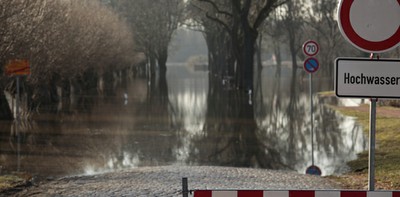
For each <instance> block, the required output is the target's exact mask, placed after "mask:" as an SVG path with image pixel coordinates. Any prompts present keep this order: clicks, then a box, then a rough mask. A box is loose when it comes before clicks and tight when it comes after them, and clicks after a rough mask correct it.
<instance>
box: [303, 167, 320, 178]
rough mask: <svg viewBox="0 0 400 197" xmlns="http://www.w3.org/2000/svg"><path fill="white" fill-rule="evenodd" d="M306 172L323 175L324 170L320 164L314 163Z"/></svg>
mask: <svg viewBox="0 0 400 197" xmlns="http://www.w3.org/2000/svg"><path fill="white" fill-rule="evenodd" d="M306 174H309V175H318V176H321V174H322V171H321V169H319V167H318V166H315V165H312V166H310V167H308V168H307V169H306Z"/></svg>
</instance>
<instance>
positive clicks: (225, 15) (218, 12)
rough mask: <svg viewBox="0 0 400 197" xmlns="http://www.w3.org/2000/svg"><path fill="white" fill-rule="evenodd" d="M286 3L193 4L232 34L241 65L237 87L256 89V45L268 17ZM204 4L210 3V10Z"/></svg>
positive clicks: (200, 1)
mask: <svg viewBox="0 0 400 197" xmlns="http://www.w3.org/2000/svg"><path fill="white" fill-rule="evenodd" d="M284 2H285V0H254V1H253V0H244V1H242V0H232V1H226V2H223V3H221V2H220V1H215V0H193V1H192V4H194V5H195V6H196V7H199V8H206V9H204V10H203V11H204V12H205V13H206V16H207V18H208V19H209V20H212V21H214V22H215V23H218V24H220V25H221V26H222V27H223V28H224V29H225V31H226V32H227V34H228V35H229V37H230V39H231V43H232V48H233V54H234V56H235V59H236V60H235V61H236V63H237V68H236V73H235V75H236V76H235V78H236V80H237V85H238V86H239V87H241V88H243V89H246V90H252V89H253V71H254V54H255V45H256V41H257V38H258V35H259V28H260V26H261V25H262V24H263V22H264V21H265V19H266V18H267V17H268V15H269V14H270V13H271V12H272V11H273V10H274V9H276V8H277V7H279V6H280V5H281V4H283V3H284ZM201 4H208V6H207V7H205V6H202V5H201Z"/></svg>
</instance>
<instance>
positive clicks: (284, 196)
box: [193, 190, 400, 197]
mask: <svg viewBox="0 0 400 197" xmlns="http://www.w3.org/2000/svg"><path fill="white" fill-rule="evenodd" d="M193 194H194V195H193V197H400V191H322V190H321V191H318V190H316V191H314V190H292V191H290V190H289V191H263V190H239V191H222V190H221V191H212V190H196V191H194V192H193Z"/></svg>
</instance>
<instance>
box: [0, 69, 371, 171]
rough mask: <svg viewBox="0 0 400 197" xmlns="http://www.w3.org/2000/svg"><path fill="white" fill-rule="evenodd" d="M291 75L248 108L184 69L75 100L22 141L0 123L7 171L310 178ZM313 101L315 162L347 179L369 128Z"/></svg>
mask: <svg viewBox="0 0 400 197" xmlns="http://www.w3.org/2000/svg"><path fill="white" fill-rule="evenodd" d="M292 73H293V72H292V71H291V70H290V69H288V68H280V69H276V68H274V67H265V68H264V69H263V71H262V73H260V74H261V78H260V79H261V81H259V83H258V86H256V87H258V88H257V90H256V91H255V96H254V100H253V101H254V102H253V107H254V108H252V109H251V110H250V109H249V108H248V95H247V94H246V93H243V92H239V91H236V90H234V89H233V88H231V87H229V86H227V83H223V80H221V79H219V78H217V77H212V78H211V79H210V80H209V78H208V72H204V71H194V70H191V69H190V68H186V67H184V66H170V67H169V68H168V74H167V78H164V79H163V78H160V79H159V80H156V81H152V82H151V83H150V84H149V83H147V82H146V80H144V79H135V80H133V81H131V82H129V83H126V84H125V85H122V86H120V87H119V88H117V89H115V90H114V91H113V92H112V94H107V95H104V96H102V97H95V96H88V95H84V96H83V95H75V97H74V98H75V99H74V100H72V101H71V102H70V103H63V105H62V106H61V107H60V106H59V107H58V110H57V112H56V113H53V112H52V113H44V112H42V113H41V114H40V115H39V116H38V118H37V119H36V120H35V121H31V122H24V123H21V127H20V128H21V132H20V133H19V135H17V136H16V134H15V133H14V132H13V129H12V127H13V126H12V125H13V124H12V123H10V122H1V123H0V162H1V164H0V165H1V166H2V168H3V170H6V171H17V170H22V171H26V172H30V173H33V174H38V175H43V176H65V175H76V174H95V173H102V172H106V171H113V170H117V169H124V168H134V167H139V166H154V165H172V164H179V165H219V166H239V167H260V168H269V169H293V170H297V171H298V172H300V173H304V172H305V169H306V168H307V167H308V166H310V165H311V139H310V129H309V127H310V114H309V107H310V102H309V98H308V97H309V95H308V81H307V77H306V76H304V74H302V73H301V72H297V74H295V75H292ZM165 81H167V82H168V86H166V85H167V83H165ZM317 83H318V84H317V85H316V86H315V92H317V91H325V90H329V89H330V88H331V84H329V83H328V82H327V81H324V79H318V82H317ZM313 100H314V104H313V105H314V109H315V111H314V113H315V115H314V117H315V122H314V125H315V141H314V147H315V158H316V160H315V164H316V165H318V166H319V167H321V168H322V171H323V174H324V175H328V174H333V173H340V172H342V171H343V168H344V167H345V166H343V165H344V163H345V162H346V161H349V160H352V159H355V158H356V154H357V153H359V152H361V151H362V150H365V149H366V143H367V142H366V140H365V138H364V136H363V133H362V128H361V127H360V126H358V125H357V124H356V123H355V120H354V119H352V118H349V117H344V116H341V115H340V114H338V113H336V112H335V111H332V110H331V109H329V108H327V107H324V105H323V104H324V103H327V102H329V103H332V102H337V101H331V100H330V99H329V98H317V97H315V98H314V99H313ZM253 112H254V113H253ZM18 139H19V140H18ZM18 147H19V148H18Z"/></svg>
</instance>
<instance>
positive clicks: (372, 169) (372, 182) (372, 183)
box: [368, 99, 378, 191]
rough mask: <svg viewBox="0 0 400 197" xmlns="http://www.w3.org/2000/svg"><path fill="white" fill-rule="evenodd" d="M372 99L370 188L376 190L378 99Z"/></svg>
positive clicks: (370, 118)
mask: <svg viewBox="0 0 400 197" xmlns="http://www.w3.org/2000/svg"><path fill="white" fill-rule="evenodd" d="M377 100H378V99H371V105H370V112H369V113H370V115H369V123H370V125H369V155H368V157H369V164H368V175H369V178H368V190H369V191H374V190H375V133H376V130H375V127H376V124H375V122H376V101H377Z"/></svg>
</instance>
